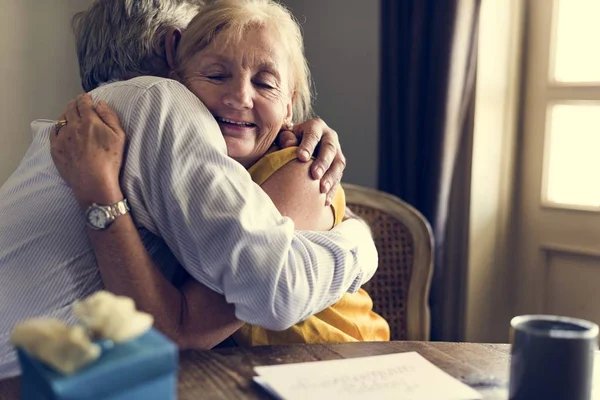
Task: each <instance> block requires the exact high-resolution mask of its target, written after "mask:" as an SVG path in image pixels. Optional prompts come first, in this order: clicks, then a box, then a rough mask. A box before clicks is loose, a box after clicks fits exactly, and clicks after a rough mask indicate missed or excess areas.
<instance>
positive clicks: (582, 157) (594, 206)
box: [542, 0, 600, 211]
mask: <svg viewBox="0 0 600 400" xmlns="http://www.w3.org/2000/svg"><path fill="white" fill-rule="evenodd" d="M555 1H556V3H555V8H554V15H553V19H554V21H553V24H552V32H551V35H552V38H553V41H552V42H553V46H551V49H550V53H549V54H550V60H549V61H550V63H549V76H548V83H547V84H548V87H547V90H546V101H547V105H548V106H547V118H546V121H547V123H546V131H545V155H544V159H545V163H544V182H545V184H544V185H543V186H542V192H543V193H542V201H543V203H544V204H545V205H546V206H550V207H561V208H575V209H587V210H594V211H600V47H598V45H597V39H598V38H599V37H600V23H599V22H598V15H600V0H555Z"/></svg>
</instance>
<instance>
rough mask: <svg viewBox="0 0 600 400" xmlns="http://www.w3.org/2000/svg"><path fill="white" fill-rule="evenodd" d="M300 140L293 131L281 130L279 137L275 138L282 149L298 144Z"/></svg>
mask: <svg viewBox="0 0 600 400" xmlns="http://www.w3.org/2000/svg"><path fill="white" fill-rule="evenodd" d="M298 143H299V140H298V138H297V137H296V135H295V134H294V132H292V131H281V132H279V135H277V139H275V144H277V147H279V148H280V149H285V148H287V147H292V146H298Z"/></svg>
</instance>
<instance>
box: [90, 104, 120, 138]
mask: <svg viewBox="0 0 600 400" xmlns="http://www.w3.org/2000/svg"><path fill="white" fill-rule="evenodd" d="M96 111H97V112H98V116H99V117H100V119H101V120H102V122H104V123H105V124H106V125H108V127H109V128H110V129H112V130H113V132H115V133H117V134H119V135H125V132H124V131H123V128H122V127H121V123H120V122H119V117H118V116H117V114H116V113H115V112H114V111H113V110H111V109H110V107H109V106H108V103H107V102H106V101H104V100H100V102H98V105H97V106H96Z"/></svg>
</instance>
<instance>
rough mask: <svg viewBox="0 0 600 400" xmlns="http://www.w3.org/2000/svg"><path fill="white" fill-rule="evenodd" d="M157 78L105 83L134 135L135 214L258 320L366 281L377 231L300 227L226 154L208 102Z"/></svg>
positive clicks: (273, 318) (280, 325) (308, 306)
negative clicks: (371, 234)
mask: <svg viewBox="0 0 600 400" xmlns="http://www.w3.org/2000/svg"><path fill="white" fill-rule="evenodd" d="M148 79H150V78H148ZM157 82H158V83H156V84H154V85H153V86H151V87H150V88H149V89H147V90H145V92H144V93H143V94H142V95H139V93H140V91H139V90H138V91H136V90H134V89H135V88H132V87H131V86H127V83H124V84H121V85H122V86H120V87H114V86H113V87H112V88H105V90H99V91H98V92H97V95H98V96H99V97H104V98H105V99H106V100H107V101H108V102H109V104H111V107H112V108H114V109H115V110H116V111H117V112H118V114H119V116H120V118H121V121H122V122H123V124H124V125H125V131H126V132H127V133H128V134H129V136H130V142H129V150H128V155H127V159H126V163H125V168H124V174H123V186H124V191H125V194H126V195H127V197H128V198H129V200H130V202H131V203H132V205H133V210H134V213H135V214H134V216H135V218H136V221H137V223H138V224H141V225H143V226H145V227H146V228H148V229H149V230H151V231H153V232H154V233H155V234H158V235H160V236H161V237H163V238H164V239H165V241H166V243H167V244H168V245H169V247H170V248H171V250H172V251H173V252H174V254H175V255H176V256H177V258H178V259H179V261H180V262H181V263H182V264H183V265H184V267H185V268H186V269H187V270H188V272H189V273H190V274H191V275H192V276H193V277H194V278H195V279H197V280H198V281H200V282H201V283H203V284H205V285H206V286H208V287H209V288H211V289H213V290H215V291H216V292H218V293H223V294H224V295H225V297H226V299H227V302H229V303H233V304H234V305H235V309H236V316H237V317H238V318H239V319H241V320H243V321H246V322H249V323H252V324H255V325H261V326H264V327H266V328H269V329H285V328H287V327H289V326H291V325H293V324H295V323H296V322H298V321H300V320H303V319H305V318H306V317H308V316H310V315H312V314H314V313H316V312H318V311H320V310H322V309H324V308H326V307H327V306H329V305H331V304H333V303H335V302H336V301H337V300H338V299H339V298H341V296H342V295H343V294H344V293H345V292H347V291H356V290H358V288H359V287H360V286H361V285H362V283H363V282H364V281H365V280H366V279H367V278H368V277H370V276H371V275H372V274H373V273H374V271H375V269H376V265H377V259H376V251H375V249H374V245H373V244H372V241H367V242H363V241H362V240H361V237H360V235H361V233H359V234H358V236H357V237H349V236H348V235H347V234H340V232H341V231H340V230H339V229H343V228H342V227H340V228H338V229H337V230H335V231H333V232H298V233H297V234H294V224H293V223H292V221H291V220H290V219H288V218H284V217H282V216H281V214H280V213H279V212H278V211H277V209H276V208H275V206H274V205H273V203H272V202H271V200H270V199H269V198H268V196H267V195H266V194H265V193H264V192H263V191H262V190H261V189H260V188H259V187H258V186H257V185H255V184H254V183H253V182H252V181H251V180H250V177H249V176H248V174H247V172H246V171H245V170H244V169H243V167H242V166H241V165H239V164H238V163H236V162H235V161H234V160H232V159H230V158H229V157H227V155H226V148H225V143H224V141H223V138H222V136H221V134H220V130H219V128H218V125H217V124H216V122H215V121H214V119H213V118H212V116H210V114H209V112H208V110H206V108H205V107H204V106H203V105H202V104H201V103H200V102H199V101H198V100H197V99H196V98H195V97H194V96H193V95H192V94H191V93H190V92H189V91H187V89H185V88H184V87H183V86H182V85H180V84H178V83H176V82H173V81H168V80H161V81H157ZM118 85H119V84H117V86H118ZM129 85H132V84H129ZM132 92H134V93H136V95H135V99H132V97H131V93H132ZM342 225H343V224H342ZM354 229H355V231H353V233H352V234H353V235H354V234H356V233H357V232H360V231H361V229H362V234H367V235H368V229H367V228H366V227H364V229H363V228H362V227H354ZM373 254H375V257H373Z"/></svg>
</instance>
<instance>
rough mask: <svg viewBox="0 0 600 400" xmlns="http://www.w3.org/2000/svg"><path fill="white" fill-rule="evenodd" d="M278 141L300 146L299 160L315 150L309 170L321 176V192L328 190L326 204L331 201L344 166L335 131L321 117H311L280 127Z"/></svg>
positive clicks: (309, 156) (280, 145) (304, 159)
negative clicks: (286, 128) (291, 125)
mask: <svg viewBox="0 0 600 400" xmlns="http://www.w3.org/2000/svg"><path fill="white" fill-rule="evenodd" d="M299 139H300V140H301V142H300V144H299V145H298V141H299ZM277 145H278V146H279V147H280V148H286V147H290V146H299V147H298V158H299V159H300V160H301V161H308V160H310V159H311V157H312V155H313V154H314V153H315V151H316V153H317V156H316V160H315V161H314V162H313V164H312V165H311V174H312V176H313V178H314V179H321V193H327V199H326V204H327V205H329V204H331V200H332V199H333V196H335V192H336V190H337V188H338V185H339V183H340V181H341V179H342V174H343V173H344V169H345V168H346V158H345V157H344V154H343V153H342V149H341V146H340V142H339V139H338V134H337V133H336V131H334V130H333V129H331V128H330V127H329V126H327V124H326V123H325V121H323V120H322V119H320V118H315V119H310V120H308V121H306V122H303V123H301V124H297V125H294V127H293V128H292V131H282V132H281V133H280V134H279V136H278V137H277ZM317 148H318V149H317Z"/></svg>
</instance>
